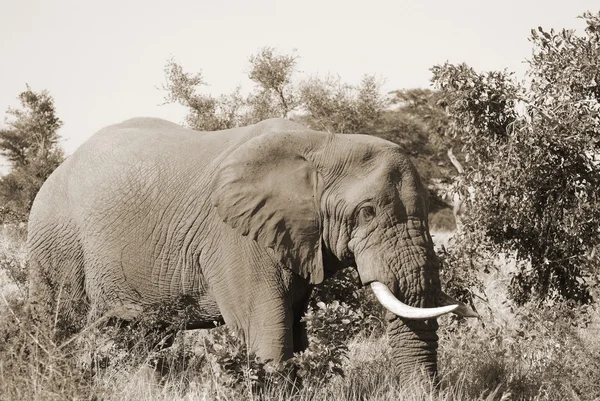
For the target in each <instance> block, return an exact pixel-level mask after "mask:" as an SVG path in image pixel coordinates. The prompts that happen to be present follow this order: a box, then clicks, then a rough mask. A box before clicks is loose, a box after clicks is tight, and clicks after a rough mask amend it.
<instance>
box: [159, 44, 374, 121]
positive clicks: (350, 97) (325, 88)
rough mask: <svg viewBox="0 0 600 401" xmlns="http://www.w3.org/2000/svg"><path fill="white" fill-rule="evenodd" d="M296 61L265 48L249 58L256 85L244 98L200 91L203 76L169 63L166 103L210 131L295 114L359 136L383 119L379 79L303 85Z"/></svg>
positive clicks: (238, 91) (238, 93)
mask: <svg viewBox="0 0 600 401" xmlns="http://www.w3.org/2000/svg"><path fill="white" fill-rule="evenodd" d="M297 60H298V56H297V55H296V54H295V53H292V54H279V53H277V52H276V51H275V49H273V48H270V47H265V48H263V49H260V50H259V51H258V52H257V53H256V54H254V55H252V56H250V58H249V62H250V70H249V72H248V78H249V79H250V80H251V81H252V82H253V83H254V87H253V88H252V90H251V91H250V93H249V94H248V95H247V96H243V95H242V94H241V89H240V88H239V87H238V88H237V89H236V90H235V91H234V92H233V93H231V94H227V95H221V96H220V97H218V98H215V97H213V96H211V95H207V94H199V93H198V92H197V90H198V89H199V87H201V86H204V85H206V82H205V81H204V78H203V76H202V73H197V74H190V73H186V72H184V71H183V68H182V67H181V66H180V65H179V64H177V63H176V62H175V61H173V60H170V61H169V62H168V63H167V65H166V67H165V74H166V78H167V83H166V84H165V85H163V89H165V90H166V91H167V94H166V96H165V101H166V102H167V103H179V104H181V105H183V106H185V107H187V108H188V112H189V114H188V115H187V117H186V124H188V125H189V126H190V127H192V128H194V129H198V130H205V131H210V130H219V129H227V128H233V127H239V126H244V125H248V124H254V123H257V122H259V121H262V120H265V119H268V118H273V117H290V116H291V113H292V112H295V113H296V114H298V115H299V116H300V117H299V118H301V119H302V120H304V121H305V122H306V123H307V124H308V125H309V126H311V127H312V128H315V129H319V130H326V131H331V132H340V133H359V132H364V131H366V130H367V129H368V128H370V127H372V126H373V124H374V123H375V122H376V121H377V120H378V119H379V118H380V117H381V115H382V113H383V110H384V108H385V106H386V102H385V100H384V98H383V95H382V94H381V85H380V83H379V82H378V81H377V80H376V79H375V78H374V77H372V76H365V77H364V78H363V80H362V82H361V84H360V85H358V86H354V85H349V84H345V83H342V82H341V81H340V79H339V78H338V79H337V80H334V79H330V78H328V79H326V80H321V79H318V78H311V79H309V80H307V81H304V82H300V83H298V82H296V80H295V77H294V75H295V72H296V62H297Z"/></svg>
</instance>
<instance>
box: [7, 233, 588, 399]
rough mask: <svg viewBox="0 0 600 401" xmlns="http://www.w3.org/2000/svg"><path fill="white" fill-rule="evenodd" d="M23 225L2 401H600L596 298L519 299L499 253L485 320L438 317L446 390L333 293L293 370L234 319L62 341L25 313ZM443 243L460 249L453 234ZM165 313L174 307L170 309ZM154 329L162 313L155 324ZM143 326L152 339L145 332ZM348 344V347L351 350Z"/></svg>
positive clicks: (442, 237) (13, 254)
mask: <svg viewBox="0 0 600 401" xmlns="http://www.w3.org/2000/svg"><path fill="white" fill-rule="evenodd" d="M24 238H25V233H24V229H18V228H13V229H4V230H3V232H2V237H1V240H0V263H1V265H0V267H1V271H0V273H1V275H2V276H1V277H2V278H1V283H2V287H1V288H2V298H1V299H0V301H1V306H0V399H1V400H63V399H80V400H82V399H95V400H99V399H106V400H120V401H125V400H140V399H152V400H212V399H217V400H239V399H266V400H284V399H286V400H287V399H293V400H313V399H314V400H389V399H403V400H429V399H432V400H477V399H484V400H521V399H524V400H569V399H572V400H595V399H599V398H600V382H599V381H598V378H599V376H598V374H599V372H600V313H599V312H598V310H597V309H596V308H594V307H591V306H582V307H574V306H572V305H566V304H555V305H554V306H553V307H552V308H547V307H546V308H540V307H538V306H536V305H535V304H526V305H524V306H520V307H517V306H516V305H515V304H514V303H513V302H512V301H510V300H508V299H507V296H506V286H507V284H508V280H510V272H511V270H512V269H514V265H515V263H514V261H513V260H511V259H510V258H507V257H498V258H496V260H495V263H494V266H495V268H494V269H492V270H490V271H489V273H484V274H482V276H481V277H480V278H481V280H482V282H483V283H484V289H485V290H484V292H482V293H478V294H476V297H475V299H477V302H476V304H475V306H476V308H477V310H478V312H479V313H480V315H481V317H482V319H481V320H480V321H477V320H468V321H466V320H464V321H457V320H456V319H455V318H453V317H444V318H443V319H440V330H439V334H440V350H439V365H440V366H439V371H440V378H441V382H440V386H439V390H438V391H431V388H427V386H420V387H403V386H401V385H400V384H399V383H398V382H397V381H396V380H395V374H394V367H393V364H392V363H391V358H390V355H389V349H388V346H387V341H386V335H385V330H383V329H382V327H383V325H382V321H381V320H382V318H381V317H380V316H381V313H380V311H378V310H377V305H376V304H374V303H373V302H372V300H371V299H370V298H369V296H368V294H363V293H362V292H361V293H360V294H358V299H360V300H361V302H362V305H363V306H361V308H360V309H359V310H356V309H354V308H351V307H347V306H346V305H345V304H340V303H339V302H336V301H332V302H329V303H318V305H315V306H314V308H313V310H312V311H311V312H310V313H309V315H308V316H307V318H306V319H307V321H308V327H309V332H310V335H311V341H312V345H311V347H310V349H309V350H308V351H307V352H305V353H303V354H301V355H298V356H296V357H295V358H294V361H293V362H292V364H293V365H295V369H296V371H297V372H298V376H299V377H300V378H301V379H302V386H301V387H298V388H294V387H293V386H292V385H290V384H289V381H287V380H288V379H287V378H286V377H287V376H286V373H285V372H287V371H289V367H287V368H286V367H281V366H273V365H271V364H266V365H265V364H263V363H262V362H260V361H258V360H256V359H255V358H254V357H253V356H252V355H248V354H247V352H246V349H245V346H244V345H243V344H240V343H239V342H238V341H237V339H236V337H235V336H233V335H232V334H231V333H229V332H228V331H227V330H226V329H225V328H224V327H220V328H217V329H214V330H212V331H188V332H185V333H183V334H182V333H180V334H178V335H177V336H176V339H175V343H174V345H173V346H172V347H170V348H166V349H163V350H159V349H156V348H154V349H152V348H151V347H150V345H149V344H150V343H153V342H152V341H150V337H151V336H152V335H158V336H164V335H165V334H164V333H150V334H148V331H144V330H137V329H139V328H140V327H142V326H140V327H137V328H135V329H134V328H131V327H126V328H122V329H120V330H118V329H116V328H115V327H103V326H100V325H99V326H97V327H90V328H88V329H86V330H84V332H82V333H80V334H76V335H74V336H73V337H71V338H69V339H67V340H65V341H63V342H61V343H60V344H58V343H55V342H53V340H52V332H53V328H52V327H36V326H35V325H33V324H32V323H31V322H29V321H28V320H27V317H26V313H25V312H24V305H25V299H26V293H27V270H26V248H25V245H24ZM434 240H435V241H436V242H437V243H438V244H444V245H445V246H447V247H451V246H452V239H451V233H437V234H435V233H434ZM162 313H164V311H162ZM144 324H146V325H147V326H151V324H152V319H151V318H149V320H148V321H147V322H145V323H144ZM142 332H144V335H142V334H140V333H142ZM346 346H347V347H346Z"/></svg>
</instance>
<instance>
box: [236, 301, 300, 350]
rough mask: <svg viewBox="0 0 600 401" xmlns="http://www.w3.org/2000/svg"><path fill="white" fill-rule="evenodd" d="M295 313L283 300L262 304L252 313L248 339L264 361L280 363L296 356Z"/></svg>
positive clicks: (247, 333)
mask: <svg viewBox="0 0 600 401" xmlns="http://www.w3.org/2000/svg"><path fill="white" fill-rule="evenodd" d="M293 319H294V316H293V311H292V307H291V305H289V304H286V303H285V302H283V300H282V299H274V300H273V301H272V302H267V303H263V304H261V306H260V307H258V308H255V309H254V310H253V312H252V313H251V317H250V319H249V321H248V327H247V329H246V330H245V331H246V333H245V334H246V338H247V339H248V344H249V346H250V348H251V349H252V350H254V351H255V352H256V355H257V356H258V357H259V358H261V359H262V360H273V361H275V362H280V361H283V360H287V359H290V358H291V357H292V356H293V354H294V334H293Z"/></svg>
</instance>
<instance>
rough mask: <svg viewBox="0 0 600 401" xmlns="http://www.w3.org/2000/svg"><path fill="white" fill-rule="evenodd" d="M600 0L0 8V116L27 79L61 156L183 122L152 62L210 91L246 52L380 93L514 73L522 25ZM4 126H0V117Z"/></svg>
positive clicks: (4, 1) (552, 22)
mask: <svg viewBox="0 0 600 401" xmlns="http://www.w3.org/2000/svg"><path fill="white" fill-rule="evenodd" d="M586 10H589V11H592V12H597V11H598V10H600V3H599V2H598V0H593V1H592V0H570V1H565V0H545V1H532V0H519V1H516V0H504V1H493V2H490V1H484V0H468V1H467V0H465V1H463V0H454V1H448V0H429V1H408V0H395V1H383V0H369V1H366V0H363V1H354V0H346V1H337V0H332V1H329V0H303V1H295V0H294V1H292V0H289V1H283V0H281V1H275V0H252V1H248V0H221V1H216V0H213V1H207V0H181V1H179V0H171V1H169V2H166V1H156V0H131V1H128V0H119V1H113V0H103V1H93V2H91V1H81V0H72V1H68V0H53V1H48V0H0V113H2V115H3V116H5V111H6V109H7V108H8V107H9V106H10V107H17V106H19V103H18V99H17V96H18V95H19V93H21V92H22V91H24V90H25V85H26V84H29V85H30V87H31V89H32V90H34V91H41V90H43V89H46V90H48V91H49V92H50V94H51V95H52V96H53V98H54V100H55V106H56V110H57V114H58V116H59V118H60V119H61V120H62V121H63V122H64V125H63V126H62V128H61V129H60V131H59V134H60V135H61V137H62V139H61V145H62V146H63V147H64V148H65V150H66V152H67V154H70V153H72V152H73V151H74V150H75V149H76V148H77V147H78V146H79V145H81V144H82V143H83V142H84V141H85V140H86V139H87V138H89V137H90V136H91V135H92V134H93V133H94V132H96V131H98V130H99V129H100V128H102V127H104V126H106V125H109V124H114V123H117V122H120V121H123V120H126V119H128V118H131V117H137V116H151V117H161V118H165V119H168V120H171V121H174V122H178V123H181V122H182V121H183V119H184V116H185V113H186V111H185V109H184V108H183V107H182V106H178V105H164V104H163V103H164V100H163V99H164V95H165V92H164V91H163V90H161V86H162V85H163V84H164V82H165V74H164V67H165V64H166V63H167V61H168V60H169V59H171V58H172V59H174V60H175V61H177V62H178V63H179V64H181V65H182V66H183V67H184V69H185V70H186V71H189V72H199V71H202V74H203V76H204V79H205V81H207V82H208V83H209V86H207V87H204V88H203V89H202V90H203V91H204V92H205V93H210V94H213V95H219V94H221V93H226V92H231V91H232V90H233V89H235V88H236V87H237V86H238V85H241V86H242V88H245V89H246V90H249V88H250V87H251V82H250V81H249V79H248V78H247V72H248V69H249V63H248V57H249V56H250V55H252V54H255V53H256V52H257V51H258V50H260V49H261V48H262V47H265V46H270V47H274V48H275V49H276V50H277V51H278V52H280V53H290V52H292V51H294V50H295V51H296V54H297V55H298V56H299V57H300V58H299V59H298V63H297V68H298V70H299V71H300V73H299V74H298V77H299V78H302V77H306V76H311V75H319V76H321V77H325V76H327V75H328V74H334V75H339V76H340V78H341V79H342V80H343V81H345V82H349V83H359V82H360V79H361V77H362V76H363V75H364V74H373V75H375V76H377V77H378V78H380V79H381V80H383V82H384V86H383V89H384V90H385V91H391V90H395V89H408V88H417V87H421V88H425V87H429V79H430V77H431V72H430V71H429V69H430V68H431V67H432V66H433V65H436V64H442V63H444V62H446V61H449V62H451V63H461V62H465V63H467V64H468V65H470V66H471V67H473V68H474V69H475V70H477V71H490V70H502V69H505V68H506V69H508V70H509V71H514V72H516V74H517V76H518V77H520V76H522V75H523V74H524V72H525V70H526V64H525V63H524V62H525V60H526V59H527V58H528V57H530V56H531V44H530V42H529V41H528V37H529V34H530V31H531V29H532V28H537V27H538V26H542V27H544V28H546V29H550V28H557V29H562V28H569V29H576V30H577V31H578V32H579V33H580V34H583V28H584V27H585V24H584V22H583V21H582V20H581V19H578V18H577V16H578V15H581V14H582V13H583V12H584V11H586ZM1 121H3V118H2V119H0V122H1Z"/></svg>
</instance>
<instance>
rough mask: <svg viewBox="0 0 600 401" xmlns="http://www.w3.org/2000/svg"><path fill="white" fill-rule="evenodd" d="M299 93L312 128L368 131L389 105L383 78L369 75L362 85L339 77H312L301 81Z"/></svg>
mask: <svg viewBox="0 0 600 401" xmlns="http://www.w3.org/2000/svg"><path fill="white" fill-rule="evenodd" d="M299 97H300V104H301V106H302V108H303V109H304V111H305V112H306V114H307V122H308V123H309V125H310V126H311V127H312V128H315V129H319V130H324V131H328V132H337V133H350V134H356V133H366V132H367V131H368V130H369V129H370V128H373V126H374V125H375V123H376V122H377V121H379V120H380V119H381V117H382V114H383V111H384V110H385V107H386V106H387V102H386V100H385V99H384V97H383V96H382V94H381V84H380V82H378V81H377V80H376V78H375V77H373V76H369V75H365V76H364V77H363V79H362V81H361V83H360V85H358V86H353V85H350V84H346V83H343V82H341V80H340V78H339V77H337V78H332V77H328V78H326V79H320V78H311V79H309V80H307V81H306V82H304V83H303V84H302V85H301V89H300V95H299Z"/></svg>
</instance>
